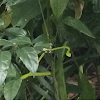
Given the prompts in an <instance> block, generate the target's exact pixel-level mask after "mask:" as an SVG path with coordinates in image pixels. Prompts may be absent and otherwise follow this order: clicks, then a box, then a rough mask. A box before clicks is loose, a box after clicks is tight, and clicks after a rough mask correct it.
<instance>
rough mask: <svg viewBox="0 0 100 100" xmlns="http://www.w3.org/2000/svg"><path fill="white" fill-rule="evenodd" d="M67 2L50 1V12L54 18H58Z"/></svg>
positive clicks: (63, 0)
mask: <svg viewBox="0 0 100 100" xmlns="http://www.w3.org/2000/svg"><path fill="white" fill-rule="evenodd" d="M68 1H69V0H50V5H51V8H52V11H53V13H54V15H55V16H56V18H59V17H60V16H61V15H62V14H63V11H64V10H65V8H66V6H67V4H68Z"/></svg>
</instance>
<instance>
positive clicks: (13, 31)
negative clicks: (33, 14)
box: [3, 27, 27, 37]
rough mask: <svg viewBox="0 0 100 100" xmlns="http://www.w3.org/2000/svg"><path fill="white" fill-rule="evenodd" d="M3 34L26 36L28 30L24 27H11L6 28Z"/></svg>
mask: <svg viewBox="0 0 100 100" xmlns="http://www.w3.org/2000/svg"><path fill="white" fill-rule="evenodd" d="M3 34H5V35H6V36H8V37H17V36H26V35H27V32H26V31H25V30H24V29H21V28H18V27H11V28H7V29H6V30H4V32H3Z"/></svg>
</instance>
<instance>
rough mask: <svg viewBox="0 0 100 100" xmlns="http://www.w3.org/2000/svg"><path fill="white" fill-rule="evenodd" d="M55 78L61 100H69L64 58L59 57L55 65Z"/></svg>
mask: <svg viewBox="0 0 100 100" xmlns="http://www.w3.org/2000/svg"><path fill="white" fill-rule="evenodd" d="M55 78H56V81H57V86H56V88H57V89H58V94H59V100H67V92H66V85H65V77H64V69H63V60H62V57H59V58H58V59H57V60H56V63H55Z"/></svg>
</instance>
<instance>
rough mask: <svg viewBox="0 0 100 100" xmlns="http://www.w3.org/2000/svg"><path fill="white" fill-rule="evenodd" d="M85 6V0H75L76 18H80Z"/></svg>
mask: <svg viewBox="0 0 100 100" xmlns="http://www.w3.org/2000/svg"><path fill="white" fill-rule="evenodd" d="M83 8H84V1H75V18H76V19H80V18H81V16H82V11H83Z"/></svg>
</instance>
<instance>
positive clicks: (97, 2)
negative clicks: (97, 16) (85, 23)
mask: <svg viewBox="0 0 100 100" xmlns="http://www.w3.org/2000/svg"><path fill="white" fill-rule="evenodd" d="M93 10H94V12H96V13H100V0H93Z"/></svg>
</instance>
